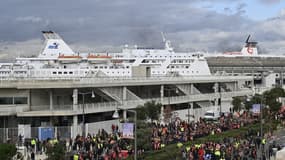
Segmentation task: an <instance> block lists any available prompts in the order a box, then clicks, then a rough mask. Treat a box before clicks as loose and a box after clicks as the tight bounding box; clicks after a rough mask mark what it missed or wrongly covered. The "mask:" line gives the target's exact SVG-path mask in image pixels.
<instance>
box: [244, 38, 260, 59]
mask: <svg viewBox="0 0 285 160" xmlns="http://www.w3.org/2000/svg"><path fill="white" fill-rule="evenodd" d="M250 37H251V35H248V37H247V39H246V41H245V46H244V47H243V48H242V50H241V54H242V55H244V56H257V55H258V51H257V47H256V46H257V42H254V41H249V39H250Z"/></svg>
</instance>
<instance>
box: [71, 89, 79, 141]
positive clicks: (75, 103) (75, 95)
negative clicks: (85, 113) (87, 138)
mask: <svg viewBox="0 0 285 160" xmlns="http://www.w3.org/2000/svg"><path fill="white" fill-rule="evenodd" d="M72 97H73V106H72V108H73V111H77V110H78V89H73V94H72ZM72 124H73V125H72V128H73V129H72V130H73V135H71V136H72V137H73V138H75V137H76V135H77V134H78V117H77V114H75V115H73V123H72Z"/></svg>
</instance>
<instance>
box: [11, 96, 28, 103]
mask: <svg viewBox="0 0 285 160" xmlns="http://www.w3.org/2000/svg"><path fill="white" fill-rule="evenodd" d="M14 104H28V98H27V97H15V98H14Z"/></svg>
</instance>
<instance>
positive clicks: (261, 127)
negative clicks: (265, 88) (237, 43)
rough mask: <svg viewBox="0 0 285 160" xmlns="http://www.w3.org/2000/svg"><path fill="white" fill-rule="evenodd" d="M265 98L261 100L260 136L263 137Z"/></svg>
mask: <svg viewBox="0 0 285 160" xmlns="http://www.w3.org/2000/svg"><path fill="white" fill-rule="evenodd" d="M262 100H263V96H262V95H261V98H260V136H261V137H263V113H262V112H263V103H262Z"/></svg>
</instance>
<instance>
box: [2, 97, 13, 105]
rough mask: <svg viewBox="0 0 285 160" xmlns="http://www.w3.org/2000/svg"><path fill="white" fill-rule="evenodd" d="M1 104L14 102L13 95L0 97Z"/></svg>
mask: <svg viewBox="0 0 285 160" xmlns="http://www.w3.org/2000/svg"><path fill="white" fill-rule="evenodd" d="M0 104H13V98H12V97H0Z"/></svg>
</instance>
